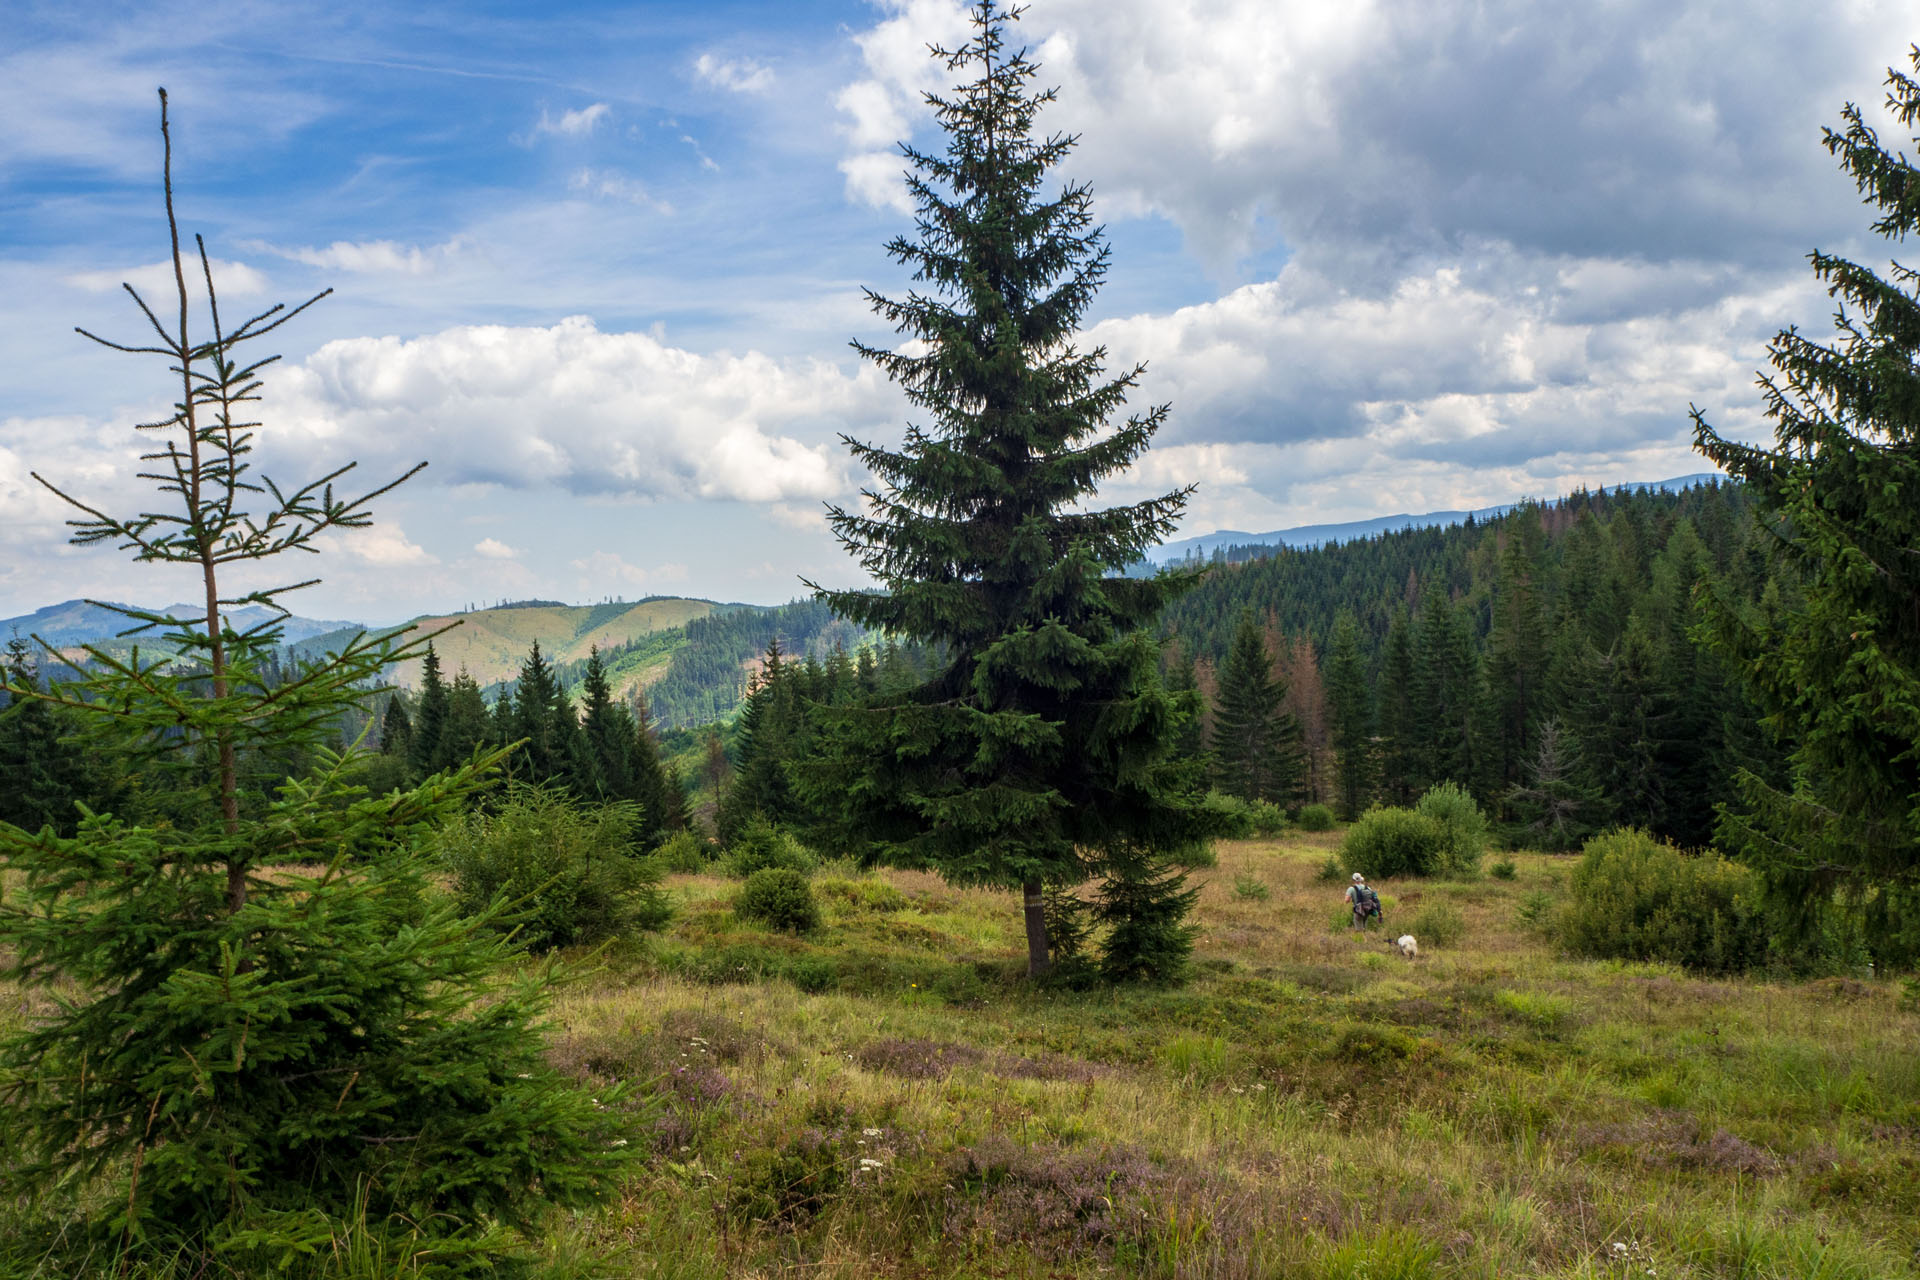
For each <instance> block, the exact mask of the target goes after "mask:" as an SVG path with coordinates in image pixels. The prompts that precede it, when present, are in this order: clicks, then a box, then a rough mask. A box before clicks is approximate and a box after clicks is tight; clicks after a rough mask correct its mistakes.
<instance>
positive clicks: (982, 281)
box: [807, 0, 1203, 976]
mask: <svg viewBox="0 0 1920 1280" xmlns="http://www.w3.org/2000/svg"><path fill="white" fill-rule="evenodd" d="M1017 17H1018V12H1017V11H1009V10H1006V9H1003V8H1001V7H1000V5H999V4H998V3H996V2H995V0H979V2H978V3H976V4H974V5H973V7H972V11H971V30H970V33H969V36H968V38H967V40H966V42H965V43H964V44H962V45H961V46H960V47H959V48H958V49H956V50H952V51H947V50H935V56H936V57H938V58H941V59H943V60H944V61H945V64H946V66H947V68H948V69H949V70H950V71H952V72H956V73H960V74H962V75H963V76H964V77H965V80H964V82H963V83H961V84H960V85H959V86H958V87H957V88H956V89H955V90H954V91H953V93H952V94H951V96H946V97H942V96H939V95H928V99H927V101H928V104H929V105H930V106H931V107H932V108H933V111H934V114H935V116H936V118H937V119H938V121H939V123H940V126H941V128H942V130H943V131H944V133H945V138H946V146H945V149H944V151H943V152H941V153H938V154H935V153H931V152H926V151H921V150H918V149H916V148H914V147H911V146H905V145H903V147H902V151H903V152H904V154H905V156H906V158H907V161H908V163H909V165H910V166H911V168H910V171H909V172H908V174H907V185H908V190H909V191H910V192H911V194H912V197H913V200H914V203H915V204H916V206H917V207H918V210H919V217H918V221H917V228H918V237H917V238H916V239H907V238H905V237H901V238H898V239H895V240H894V241H893V242H892V243H891V244H889V245H888V252H889V254H890V255H891V256H892V257H893V258H894V259H895V260H896V261H898V262H900V263H902V264H903V265H905V266H907V267H908V268H910V269H911V270H912V271H913V273H914V276H915V279H916V280H918V281H920V282H922V283H923V284H924V285H926V286H927V290H928V291H927V292H924V293H923V292H919V291H914V292H910V293H909V294H908V295H907V296H906V297H905V298H904V299H902V300H893V299H888V298H884V297H881V296H880V295H878V294H874V293H869V295H868V297H869V299H870V301H871V302H872V304H873V307H874V310H875V311H876V312H877V313H878V314H879V315H880V316H882V317H883V318H885V319H886V320H887V321H888V322H889V323H890V324H892V325H893V326H894V328H895V329H896V331H897V332H899V333H902V334H904V335H906V336H907V337H909V338H911V339H912V340H913V341H912V342H910V343H909V344H907V345H906V346H904V347H901V348H895V349H889V348H881V347H872V346H867V345H865V344H860V343H856V344H855V345H856V347H857V348H858V350H859V351H860V353H861V354H862V355H863V356H864V357H865V358H866V359H868V360H871V361H872V362H873V363H874V364H875V365H877V366H878V367H879V368H880V369H881V370H882V371H883V372H885V373H886V374H887V376H888V377H890V378H891V379H893V380H894V381H895V382H897V383H899V384H900V386H901V387H902V388H903V389H904V390H905V392H906V395H907V398H908V400H909V401H910V402H911V403H912V405H913V406H914V407H915V408H916V409H918V410H919V411H920V412H922V413H924V414H925V415H926V416H927V419H928V424H927V425H926V426H924V427H923V426H919V425H914V426H909V428H908V429H907V433H906V439H905V442H904V443H903V444H902V445H901V446H900V447H899V448H898V449H888V448H882V447H878V446H875V445H871V444H863V443H860V442H858V441H854V440H851V439H849V440H848V441H847V444H848V446H849V447H850V448H851V449H852V450H853V453H854V456H855V457H856V458H858V459H859V460H860V461H861V462H862V463H864V464H865V465H867V466H868V467H869V468H870V469H871V470H872V472H873V474H874V475H875V476H876V477H877V478H878V481H879V484H878V486H877V487H876V488H875V489H872V490H869V491H868V492H867V493H866V494H865V498H866V500H867V503H868V509H867V511H865V512H862V513H855V512H849V511H846V510H842V509H839V508H834V509H832V510H831V512H830V519H831V521H832V525H833V528H834V531H835V533H836V534H837V535H838V537H839V538H840V540H841V542H842V543H843V544H844V545H845V546H846V547H847V548H848V550H849V551H850V552H852V553H853V555H854V556H855V557H856V558H858V560H859V561H860V563H861V564H862V566H864V567H865V568H866V570H867V571H868V572H869V573H870V574H871V575H872V576H873V577H874V578H875V579H877V580H878V582H879V584H880V585H881V587H882V588H883V590H882V591H880V592H876V593H871V594H870V593H866V592H860V591H824V590H820V589H819V588H816V591H818V592H819V595H820V596H821V598H822V599H824V600H826V601H827V602H828V603H829V604H831V605H832V606H833V608H834V610H835V611H836V612H838V613H839V614H841V615H842V616H843V617H846V618H848V619H850V620H852V621H855V622H858V623H860V624H862V625H864V626H866V627H868V628H870V629H874V630H878V631H881V632H884V633H886V634H887V635H888V636H889V637H905V638H907V639H909V640H912V641H917V642H920V643H921V644H922V645H924V646H925V648H926V652H927V654H928V657H929V659H930V660H931V661H932V663H933V666H934V670H933V673H932V676H931V678H930V679H927V680H925V681H924V682H923V683H921V684H920V685H918V686H917V687H915V688H913V689H911V690H910V691H909V692H907V693H906V694H904V695H895V696H893V697H891V698H888V697H886V696H885V695H882V700H881V701H880V702H878V703H877V704H873V705H868V706H865V707H861V708H852V709H844V710H834V711H832V712H831V715H830V719H831V730H830V731H829V732H826V733H823V734H821V735H819V739H820V741H821V742H822V744H823V745H822V749H821V751H820V752H819V753H818V754H817V755H816V757H815V759H814V761H813V767H812V768H811V769H810V770H809V773H810V778H809V781H808V784H807V786H808V789H809V791H810V792H811V799H812V800H813V801H814V802H815V803H817V804H820V805H823V806H834V807H835V808H837V810H838V814H839V818H840V820H841V824H842V825H843V827H844V828H845V829H846V830H847V831H848V832H849V833H850V834H851V835H853V836H857V837H858V838H860V839H861V840H862V841H863V842H864V843H865V844H866V846H867V847H868V849H869V850H870V851H871V853H872V855H873V856H875V857H878V858H884V859H888V860H892V861H895V862H901V863H909V864H914V865H922V866H928V867H932V868H934V869H936V870H938V871H939V872H940V873H941V874H942V875H944V876H946V877H947V878H948V879H950V880H952V881H955V882H957V883H964V884H980V885H1003V886H1007V887H1010V888H1013V887H1017V888H1019V889H1021V890H1022V891H1023V893H1024V898H1025V914H1026V931H1027V949H1028V967H1029V969H1030V971H1031V972H1033V973H1036V974H1037V973H1040V972H1043V971H1044V970H1046V969H1047V967H1048V965H1049V963H1050V959H1049V948H1048V941H1047V932H1046V923H1045V910H1044V903H1043V889H1044V888H1045V887H1046V886H1048V885H1050V884H1055V885H1058V884H1074V883H1078V882H1080V881H1081V880H1083V879H1085V878H1086V877H1087V876H1088V874H1089V873H1095V874H1103V875H1105V876H1106V877H1107V879H1108V882H1109V885H1110V886H1123V887H1124V889H1125V898H1126V901H1125V905H1124V906H1121V905H1119V900H1118V899H1117V898H1114V899H1110V901H1109V904H1108V905H1109V907H1111V908H1112V911H1121V912H1122V913H1123V914H1124V913H1129V912H1130V913H1132V914H1133V915H1137V916H1138V917H1139V918H1140V919H1141V920H1142V921H1143V927H1141V928H1138V929H1131V928H1123V927H1122V922H1121V921H1118V920H1114V919H1113V915H1112V911H1109V913H1108V916H1107V918H1108V919H1109V920H1110V921H1111V922H1112V923H1114V930H1113V934H1112V935H1111V937H1112V938H1118V939H1121V940H1122V943H1121V945H1123V946H1124V945H1127V941H1126V940H1129V939H1139V940H1141V945H1142V946H1145V947H1148V948H1154V949H1158V950H1159V951H1160V954H1159V955H1157V956H1155V957H1154V959H1153V962H1152V963H1150V964H1148V965H1147V966H1145V968H1144V970H1143V968H1142V967H1140V966H1135V965H1131V964H1127V963H1119V962H1116V963H1115V964H1114V965H1113V966H1112V967H1113V968H1114V969H1116V970H1125V971H1127V972H1130V973H1132V974H1134V975H1135V976H1143V974H1145V973H1152V974H1159V975H1162V976H1164V975H1166V974H1169V973H1171V972H1172V971H1174V970H1175V969H1177V967H1178V965H1179V963H1180V962H1181V961H1183V960H1184V953H1183V951H1182V943H1183V941H1184V939H1185V938H1186V935H1185V934H1184V933H1183V932H1181V931H1180V930H1179V929H1178V928H1168V927H1167V924H1166V921H1165V919H1164V916H1165V907H1166V905H1167V904H1168V903H1170V902H1174V901H1175V900H1176V899H1177V898H1178V897H1179V895H1180V894H1182V893H1183V892H1184V890H1183V889H1182V887H1181V886H1180V884H1179V877H1178V876H1177V875H1174V876H1169V875H1167V874H1166V870H1165V864H1166V860H1167V859H1169V858H1171V857H1178V856H1181V855H1182V854H1183V853H1184V852H1185V851H1187V850H1188V849H1190V848H1191V847H1192V846H1193V845H1194V844H1195V843H1196V842H1197V841H1198V840H1199V839H1200V838H1202V835H1203V831H1202V825H1201V824H1202V811H1201V809H1200V808H1199V805H1198V802H1197V799H1196V798H1195V797H1194V796H1193V795H1192V794H1190V792H1191V781H1192V773H1193V771H1192V770H1191V768H1190V767H1183V766H1179V765H1176V764H1174V763H1173V762H1171V760H1170V759H1169V753H1170V747H1171V738H1172V735H1173V733H1174V732H1175V730H1176V729H1177V727H1178V718H1177V715H1176V713H1175V710H1174V707H1173V704H1172V702H1171V700H1170V699H1169V697H1168V696H1167V694H1166V693H1165V692H1164V690H1163V689H1162V688H1161V686H1160V683H1159V681H1158V679H1157V676H1156V672H1155V656H1156V655H1155V651H1154V647H1153V644H1152V641H1151V639H1150V638H1149V637H1148V636H1147V635H1146V634H1145V633H1144V631H1143V630H1142V629H1143V628H1144V627H1145V626H1146V624H1147V623H1149V622H1150V621H1151V620H1152V619H1153V618H1154V616H1155V615H1156V614H1157V613H1158V612H1159V611H1160V609H1161V607H1162V606H1163V604H1164V603H1165V602H1166V601H1167V600H1169V599H1170V598H1171V596H1172V595H1173V594H1174V593H1175V592H1177V591H1179V590H1180V589H1182V587H1183V586H1184V585H1185V584H1186V583H1185V580H1183V579H1179V578H1174V577H1167V576H1162V577H1157V578H1150V579H1143V578H1128V577H1123V576H1120V571H1121V570H1123V569H1124V568H1125V567H1126V566H1128V565H1130V564H1133V563H1134V562H1136V561H1138V560H1139V559H1140V558H1141V556H1142V554H1143V553H1144V552H1145V551H1146V550H1147V549H1148V548H1149V547H1151V546H1152V545H1154V544H1155V543H1156V542H1158V541H1159V540H1160V539H1161V538H1163V537H1165V536H1166V534H1167V533H1168V532H1170V531H1171V530H1172V528H1173V523H1174V520H1175V518H1176V516H1177V515H1178V513H1179V511H1180V510H1181V508H1182V507H1183V506H1184V504H1185V502H1186V499H1187V495H1188V492H1189V491H1188V490H1184V489H1183V490H1180V491H1177V492H1174V493H1170V494H1167V495H1165V496H1164V497H1160V498H1155V499H1152V500H1149V501H1146V502H1142V503H1138V504H1136V505H1133V506H1127V507H1119V508H1111V509H1106V510H1090V509H1086V508H1085V503H1086V500H1087V499H1089V498H1091V497H1092V496H1093V494H1094V492H1095V489H1096V487H1097V485H1098V483H1099V481H1100V480H1101V479H1102V478H1103V477H1106V476H1109V475H1112V474H1113V473H1115V472H1116V471H1120V470H1122V469H1123V468H1125V467H1127V466H1128V465H1129V464H1131V463H1132V462H1134V461H1135V460H1136V459H1137V458H1139V457H1140V456H1141V454H1142V453H1144V452H1145V451H1146V449H1147V448H1148V446H1149V444H1150V443H1151V441H1152V437H1153V434H1154V432H1155V430H1156V429H1157V428H1158V427H1159V425H1160V423H1161V422H1162V421H1163V419H1164V417H1165V413H1166V410H1165V408H1164V406H1163V407H1160V408H1156V409H1154V410H1152V411H1151V412H1149V413H1146V414H1144V415H1137V416H1133V417H1129V418H1128V419H1126V420H1125V421H1124V422H1121V423H1120V424H1118V425H1117V426H1112V427H1109V426H1108V424H1109V421H1110V419H1111V418H1112V417H1113V415H1114V414H1115V413H1117V412H1118V411H1119V410H1120V409H1121V407H1122V405H1123V404H1124V402H1125V398H1126V395H1127V392H1128V391H1129V390H1130V389H1131V388H1132V387H1133V386H1134V385H1135V384H1136V381H1137V379H1138V377H1139V374H1140V372H1141V370H1140V369H1139V368H1135V369H1131V370H1128V371H1127V372H1125V373H1123V374H1121V375H1120V376H1118V377H1107V376H1105V373H1104V370H1103V361H1104V359H1105V355H1106V353H1105V350H1104V349H1095V350H1092V351H1089V352H1081V351H1079V350H1077V349H1076V348H1075V347H1074V346H1073V339H1074V335H1075V332H1076V330H1077V327H1078V325H1079V322H1080V318H1081V316H1082V315H1083V314H1084V313H1085V311H1086V309H1087V306H1088V304H1089V303H1090V302H1091V300H1092V298H1093V296H1094V293H1095V291H1096V290H1097V289H1098V288H1099V286H1100V283H1101V281H1102V279H1103V278H1104V277H1105V275H1106V272H1107V265H1108V250H1107V248H1106V246H1105V244H1104V238H1103V235H1102V232H1101V229H1100V228H1099V227H1097V226H1096V225H1095V224H1094V222H1093V214H1092V207H1091V206H1092V195H1091V192H1090V191H1089V189H1088V188H1087V187H1085V186H1084V185H1067V186H1065V187H1064V188H1061V189H1058V190H1053V191H1049V190H1047V189H1046V186H1047V183H1048V179H1049V175H1050V172H1051V171H1052V170H1053V168H1054V167H1055V166H1056V165H1058V164H1059V163H1060V162H1061V161H1062V160H1063V159H1065V158H1066V156H1067V154H1068V153H1069V151H1070V150H1071V149H1072V147H1073V145H1074V139H1072V138H1070V137H1064V136H1061V135H1057V134H1050V135H1041V134H1038V133H1037V132H1036V126H1037V123H1038V117H1039V114H1040V112H1041V110H1042V108H1043V107H1045V106H1046V105H1047V104H1048V103H1049V102H1051V101H1053V97H1054V95H1053V93H1052V91H1051V90H1048V91H1044V92H1042V91H1036V89H1035V88H1034V85H1033V81H1034V77H1035V75H1036V68H1035V66H1034V64H1033V63H1032V62H1030V61H1028V59H1027V58H1026V57H1025V55H1024V53H1022V52H1017V51H1013V50H1011V49H1010V48H1009V47H1008V44H1007V39H1008V36H1009V27H1010V25H1011V24H1012V22H1013V21H1014V20H1015V19H1016V18H1017ZM809 585H811V584H809ZM1142 886H1151V894H1150V895H1147V894H1145V893H1144V891H1143V890H1142ZM1149 897H1150V898H1151V900H1150V901H1149V900H1148V899H1149ZM1176 905H1177V904H1176ZM1149 919H1151V924H1146V923H1144V922H1146V921H1148V920H1149Z"/></svg>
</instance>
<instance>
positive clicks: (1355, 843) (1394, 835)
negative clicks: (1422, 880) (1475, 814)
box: [1340, 808, 1448, 880]
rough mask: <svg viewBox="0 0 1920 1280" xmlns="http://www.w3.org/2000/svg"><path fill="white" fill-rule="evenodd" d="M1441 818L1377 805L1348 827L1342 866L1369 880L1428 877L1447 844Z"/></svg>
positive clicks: (1341, 844)
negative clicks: (1389, 877) (1392, 877)
mask: <svg viewBox="0 0 1920 1280" xmlns="http://www.w3.org/2000/svg"><path fill="white" fill-rule="evenodd" d="M1447 840H1448V838H1447V832H1446V829H1445V828H1444V827H1442V826H1441V825H1440V823H1439V821H1438V820H1436V819H1434V818H1430V817H1428V816H1427V815H1426V814H1424V813H1416V812H1414V811H1413V810H1412V809H1391V808H1374V809H1369V810H1367V811H1366V812H1365V813H1363V814H1361V815H1360V818H1359V820H1358V821H1356V822H1355V823H1354V824H1353V825H1352V826H1351V827H1348V828H1347V834H1346V838H1345V839H1344V840H1342V841H1341V842H1340V865H1341V868H1342V870H1344V871H1346V872H1348V873H1349V874H1351V873H1352V872H1355V871H1357V872H1359V873H1360V874H1361V875H1363V876H1366V877H1367V878H1368V879H1369V880H1380V879H1385V878H1386V877H1388V876H1428V875H1432V874H1433V873H1434V871H1435V869H1436V868H1437V867H1438V865H1439V863H1440V860H1441V856H1442V852H1443V850H1445V849H1446V847H1447Z"/></svg>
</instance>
